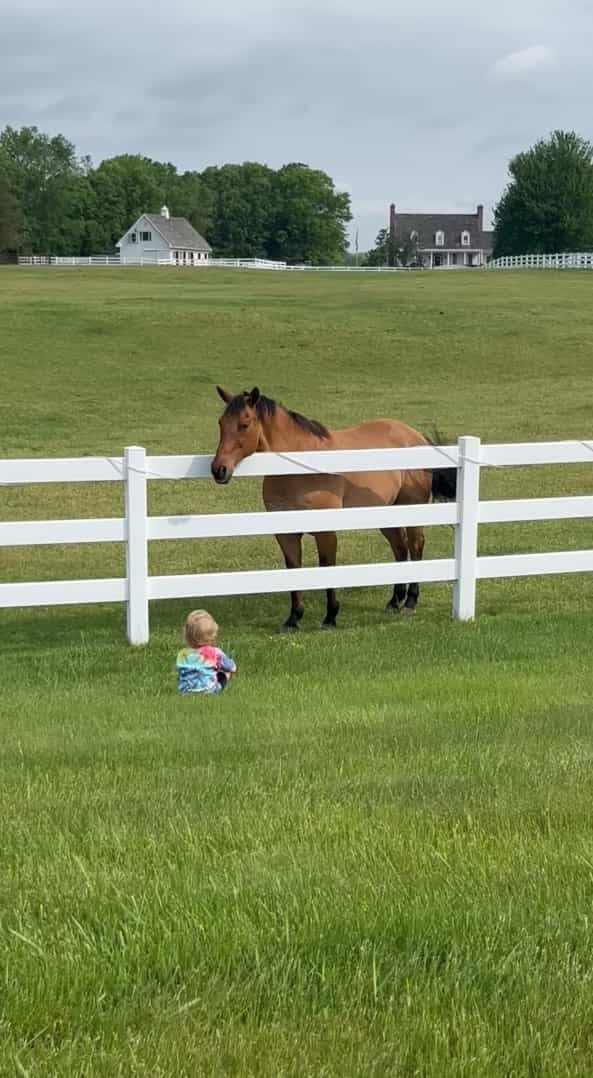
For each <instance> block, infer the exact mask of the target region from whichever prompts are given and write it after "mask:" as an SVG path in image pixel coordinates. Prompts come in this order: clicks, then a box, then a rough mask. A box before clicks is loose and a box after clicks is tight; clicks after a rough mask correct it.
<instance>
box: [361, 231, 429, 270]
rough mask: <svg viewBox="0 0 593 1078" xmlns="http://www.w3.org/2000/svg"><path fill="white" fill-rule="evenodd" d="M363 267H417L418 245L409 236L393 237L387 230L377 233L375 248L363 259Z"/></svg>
mask: <svg viewBox="0 0 593 1078" xmlns="http://www.w3.org/2000/svg"><path fill="white" fill-rule="evenodd" d="M364 264H365V266H402V267H408V266H417V265H419V264H420V255H419V252H418V244H417V242H416V241H415V240H413V239H412V238H411V237H410V236H398V235H397V234H396V235H395V236H394V237H393V236H391V234H390V231H389V229H388V228H382V229H380V230H379V232H378V233H377V239H376V240H375V246H374V247H373V249H372V250H371V251H369V252H368V254H367V256H366V258H365V263H364Z"/></svg>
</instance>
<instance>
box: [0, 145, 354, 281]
mask: <svg viewBox="0 0 593 1078" xmlns="http://www.w3.org/2000/svg"><path fill="white" fill-rule="evenodd" d="M162 205H167V206H168V207H169V210H170V212H171V215H172V216H175V217H186V218H187V219H188V220H189V221H191V223H192V225H193V226H194V227H195V228H196V229H197V230H198V232H200V233H201V234H202V235H203V236H204V237H205V238H206V239H207V240H208V241H209V243H210V244H211V246H212V247H213V249H214V253H215V254H216V255H218V256H219V257H227V256H235V257H242V258H272V259H281V260H283V261H286V262H291V263H311V264H313V265H320V264H324V263H325V264H331V263H339V262H343V261H344V258H345V255H346V249H347V233H346V228H347V225H348V223H349V221H350V220H351V216H352V215H351V212H350V196H349V195H348V194H347V193H346V192H342V191H337V190H336V188H335V186H334V183H333V181H332V179H331V178H330V177H329V176H328V175H327V174H326V173H325V172H322V171H320V170H319V169H313V168H310V167H308V166H307V165H304V164H301V163H291V164H287V165H284V166H283V167H282V168H280V169H276V170H275V169H272V168H269V167H268V166H267V165H262V164H258V163H257V162H245V163H243V164H225V165H222V166H220V167H218V166H211V167H208V168H206V169H204V170H203V171H202V172H196V171H185V172H180V171H179V170H178V169H177V168H176V166H175V165H173V164H171V163H169V162H161V161H153V160H151V159H150V158H148V157H144V156H142V155H139V154H121V155H118V156H116V157H112V158H109V159H107V160H104V161H102V162H101V163H100V164H99V165H97V166H94V165H93V163H92V161H91V159H90V158H89V157H81V156H78V154H77V152H76V148H75V146H74V145H73V144H72V143H71V142H70V141H69V140H68V139H67V138H65V137H64V135H61V134H60V135H54V136H50V135H47V134H44V133H43V132H41V131H39V130H38V129H37V128H36V127H22V128H20V129H16V128H13V127H10V126H9V127H6V128H4V130H3V131H2V132H0V251H12V252H15V251H16V252H19V253H22V254H31V253H33V254H53V255H89V254H102V253H110V252H112V251H113V250H114V249H115V244H116V243H117V241H118V240H119V239H120V238H121V236H122V235H123V234H124V232H126V230H127V229H128V228H129V227H130V225H131V224H133V222H134V221H135V220H136V219H137V218H138V217H139V216H140V214H142V213H145V212H148V213H151V212H152V213H155V212H157V213H158V211H159V209H160V207H161V206H162Z"/></svg>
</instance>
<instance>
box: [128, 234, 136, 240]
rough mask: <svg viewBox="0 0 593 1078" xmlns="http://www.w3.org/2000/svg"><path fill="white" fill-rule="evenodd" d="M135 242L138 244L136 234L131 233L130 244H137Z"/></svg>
mask: <svg viewBox="0 0 593 1078" xmlns="http://www.w3.org/2000/svg"><path fill="white" fill-rule="evenodd" d="M135 242H136V233H135V232H130V235H129V236H128V243H135Z"/></svg>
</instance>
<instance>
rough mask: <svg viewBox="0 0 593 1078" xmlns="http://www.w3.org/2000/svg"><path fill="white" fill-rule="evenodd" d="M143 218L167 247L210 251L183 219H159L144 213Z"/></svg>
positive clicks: (201, 238)
mask: <svg viewBox="0 0 593 1078" xmlns="http://www.w3.org/2000/svg"><path fill="white" fill-rule="evenodd" d="M144 217H145V218H146V220H147V221H150V223H151V225H152V227H153V228H154V229H155V230H156V231H157V232H159V233H160V234H161V236H162V237H163V239H164V241H165V243H168V244H169V247H173V248H175V247H179V248H181V249H182V250H186V251H211V250H212V248H211V246H210V244H209V243H208V241H207V240H205V239H204V237H203V236H201V235H200V233H199V232H197V231H196V229H195V228H194V226H193V225H192V224H190V223H189V221H188V220H187V218H185V217H161V216H160V215H159V214H156V213H145V214H144Z"/></svg>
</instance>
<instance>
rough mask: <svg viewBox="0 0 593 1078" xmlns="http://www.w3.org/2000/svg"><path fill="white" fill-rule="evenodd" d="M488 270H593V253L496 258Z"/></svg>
mask: <svg viewBox="0 0 593 1078" xmlns="http://www.w3.org/2000/svg"><path fill="white" fill-rule="evenodd" d="M488 269H593V252H592V251H580V252H576V253H572V254H555V255H505V256H504V258H495V259H494V260H493V261H492V262H490V263H489V265H488Z"/></svg>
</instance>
